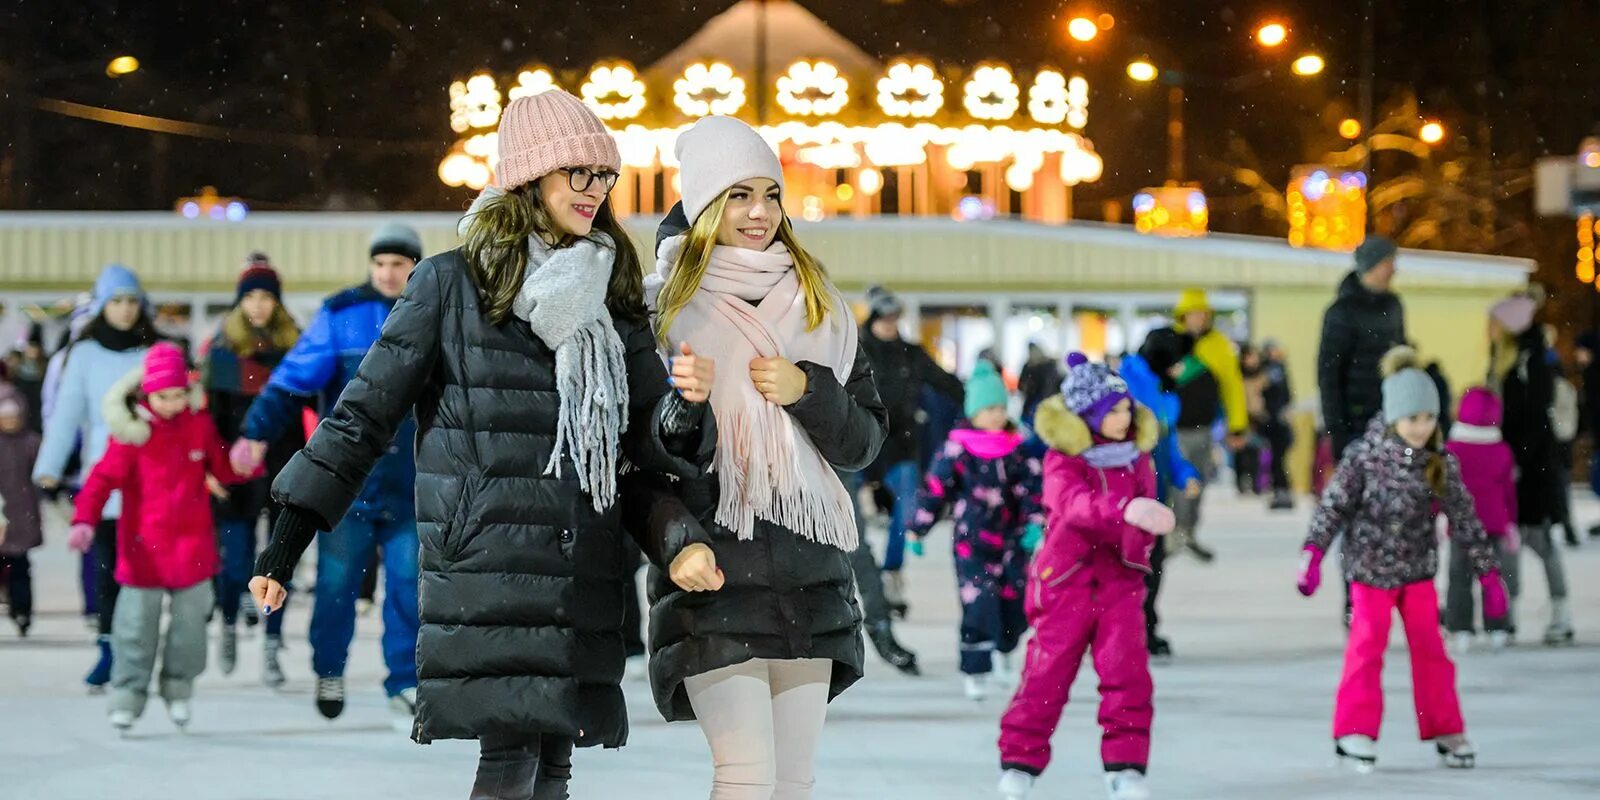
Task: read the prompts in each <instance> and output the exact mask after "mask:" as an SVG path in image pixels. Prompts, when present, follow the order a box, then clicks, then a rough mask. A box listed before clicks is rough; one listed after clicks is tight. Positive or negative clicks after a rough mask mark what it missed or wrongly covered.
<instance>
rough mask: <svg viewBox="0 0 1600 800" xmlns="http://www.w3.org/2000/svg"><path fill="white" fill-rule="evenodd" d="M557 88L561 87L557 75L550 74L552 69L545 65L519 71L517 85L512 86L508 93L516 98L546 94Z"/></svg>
mask: <svg viewBox="0 0 1600 800" xmlns="http://www.w3.org/2000/svg"><path fill="white" fill-rule="evenodd" d="M557 88H560V87H558V86H556V79H555V76H554V75H551V74H550V70H548V69H545V68H544V67H530V68H528V69H525V70H523V71H521V72H519V73H517V85H516V86H513V87H511V89H510V90H509V91H507V92H506V95H507V96H508V97H509V98H510V99H511V100H515V99H517V98H519V97H532V96H534V95H536V94H544V93H545V92H548V91H550V90H552V89H557Z"/></svg>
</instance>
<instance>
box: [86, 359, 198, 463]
mask: <svg viewBox="0 0 1600 800" xmlns="http://www.w3.org/2000/svg"><path fill="white" fill-rule="evenodd" d="M142 380H144V367H143V366H142V365H141V366H139V367H138V368H136V369H134V370H132V371H130V372H129V373H128V374H127V375H124V376H122V378H121V379H120V380H118V381H117V382H116V383H114V384H112V385H111V391H109V392H106V394H105V397H103V398H101V399H100V414H101V415H102V416H104V417H105V420H106V430H107V432H109V433H110V434H111V438H113V439H116V440H117V441H119V442H122V443H123V444H131V445H134V446H135V447H138V446H140V445H143V444H145V443H146V442H149V441H150V410H149V409H147V408H145V406H144V403H143V402H142V399H141V398H142V397H143V393H142V392H140V391H139V382H140V381H142ZM205 407H206V393H205V390H204V389H201V388H200V386H198V385H197V384H193V383H191V384H190V385H189V410H190V411H204V410H205Z"/></svg>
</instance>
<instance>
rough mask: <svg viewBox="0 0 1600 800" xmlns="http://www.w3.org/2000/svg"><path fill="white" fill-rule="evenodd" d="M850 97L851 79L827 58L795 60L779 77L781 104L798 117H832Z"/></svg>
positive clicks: (779, 103)
mask: <svg viewBox="0 0 1600 800" xmlns="http://www.w3.org/2000/svg"><path fill="white" fill-rule="evenodd" d="M849 100H850V81H848V80H846V79H845V77H844V76H843V75H840V74H839V68H838V67H835V66H834V65H833V64H830V63H828V62H827V61H796V62H795V63H793V64H791V65H789V71H788V72H787V73H785V74H784V75H783V76H781V77H779V78H778V105H779V106H782V107H783V110H784V111H786V112H788V113H790V114H793V115H795V116H799V117H831V116H833V115H834V114H837V113H839V111H840V110H841V109H843V108H844V106H845V103H847V102H849Z"/></svg>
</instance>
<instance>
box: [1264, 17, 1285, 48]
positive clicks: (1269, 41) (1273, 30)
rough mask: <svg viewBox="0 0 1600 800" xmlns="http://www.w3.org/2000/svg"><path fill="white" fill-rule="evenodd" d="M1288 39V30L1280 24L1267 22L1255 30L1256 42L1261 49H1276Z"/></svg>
mask: <svg viewBox="0 0 1600 800" xmlns="http://www.w3.org/2000/svg"><path fill="white" fill-rule="evenodd" d="M1288 38H1289V29H1288V28H1285V27H1283V25H1282V24H1281V23H1277V22H1269V23H1267V24H1265V25H1262V26H1261V27H1260V28H1257V29H1256V42H1257V43H1258V44H1260V45H1261V46H1262V47H1277V46H1278V45H1281V44H1283V43H1284V41H1286V40H1287V39H1288Z"/></svg>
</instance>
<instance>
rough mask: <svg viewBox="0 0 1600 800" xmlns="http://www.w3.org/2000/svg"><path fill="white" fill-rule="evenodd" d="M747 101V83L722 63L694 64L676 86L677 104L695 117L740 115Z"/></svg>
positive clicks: (686, 68) (674, 91) (674, 101)
mask: <svg viewBox="0 0 1600 800" xmlns="http://www.w3.org/2000/svg"><path fill="white" fill-rule="evenodd" d="M744 100H745V95H744V79H743V78H741V77H739V76H737V75H734V74H733V67H730V66H728V65H727V64H724V63H722V62H721V61H713V62H710V63H707V62H699V63H696V64H690V65H689V66H688V67H685V68H684V70H683V77H681V78H679V79H677V80H676V81H673V82H672V102H673V104H674V105H676V106H677V107H678V110H679V111H682V112H683V113H684V114H687V115H688V116H691V117H704V116H707V115H709V114H736V113H738V111H739V109H740V108H743V107H744Z"/></svg>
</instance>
